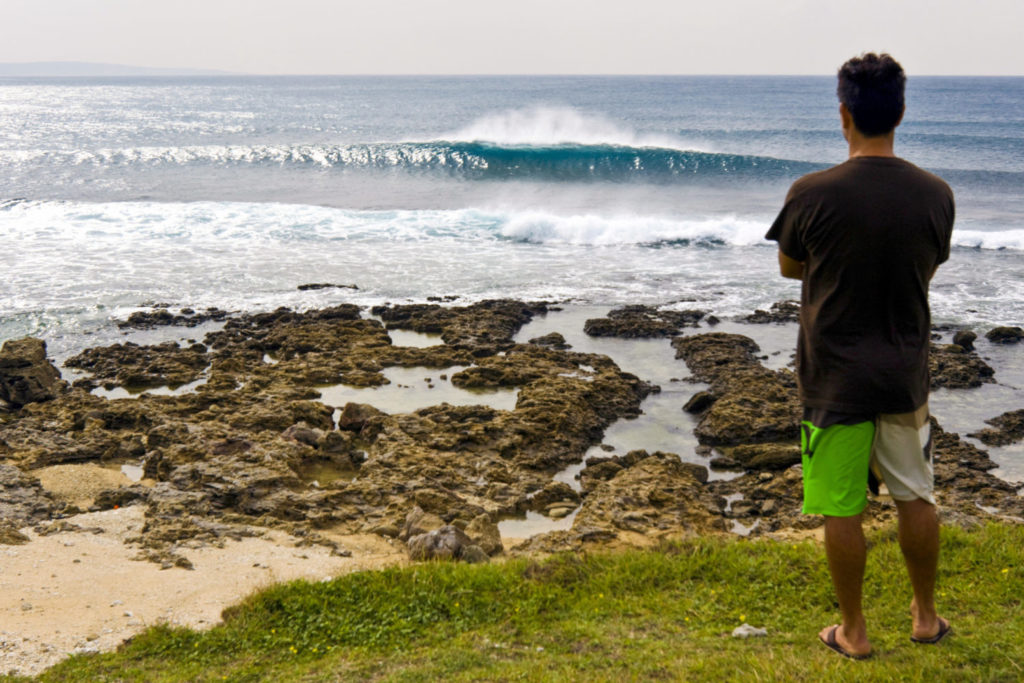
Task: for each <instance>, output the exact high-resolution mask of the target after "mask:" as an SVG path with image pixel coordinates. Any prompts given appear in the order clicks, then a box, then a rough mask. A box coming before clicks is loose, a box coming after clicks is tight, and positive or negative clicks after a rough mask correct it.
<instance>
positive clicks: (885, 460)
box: [800, 404, 935, 517]
mask: <svg viewBox="0 0 1024 683" xmlns="http://www.w3.org/2000/svg"><path fill="white" fill-rule="evenodd" d="M800 426H801V429H800V452H801V456H802V462H803V478H804V505H803V512H804V514H810V515H829V516H832V517H850V516H852V515H857V514H860V512H861V511H863V510H864V506H865V505H867V502H868V496H867V484H868V473H869V472H872V473H874V475H875V476H876V477H877V478H878V479H879V480H881V481H884V482H885V486H886V488H887V489H888V490H889V494H890V495H891V496H892V497H893V498H894V499H895V500H900V501H909V500H914V499H917V498H921V499H922V500H925V501H927V502H929V503H931V504H933V505H934V504H935V498H934V470H933V467H932V453H931V451H932V442H931V428H930V424H929V422H928V405H927V404H925V405H923V406H921V407H920V408H918V409H917V410H915V411H913V412H910V413H894V414H880V415H874V416H871V415H866V416H865V415H847V414H839V413H833V412H830V411H826V410H821V409H813V408H808V409H806V410H805V411H804V419H803V421H802V422H801V423H800Z"/></svg>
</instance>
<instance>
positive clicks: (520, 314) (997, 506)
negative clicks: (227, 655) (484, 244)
mask: <svg viewBox="0 0 1024 683" xmlns="http://www.w3.org/2000/svg"><path fill="white" fill-rule="evenodd" d="M549 310H554V309H553V307H551V306H550V305H548V304H544V303H527V302H520V301H512V300H496V301H485V302H480V303H476V304H472V305H467V306H452V305H441V304H433V303H428V304H411V305H388V306H380V307H375V308H373V309H372V311H369V312H367V311H365V310H361V309H360V308H359V307H357V306H354V305H350V304H341V305H338V306H335V307H332V308H327V309H322V310H315V311H308V312H305V313H298V312H295V311H291V310H286V309H280V310H276V311H272V312H269V313H258V314H247V315H234V316H229V315H227V314H226V313H225V312H223V311H209V312H205V313H195V312H194V311H190V310H188V309H185V310H183V311H181V312H179V313H176V314H172V313H170V312H169V311H168V310H167V309H166V308H161V309H157V310H156V311H155V312H153V313H151V314H136V315H133V316H132V318H130V319H129V320H128V321H125V324H126V325H132V326H143V327H152V326H159V325H178V326H186V327H188V326H193V325H195V324H197V323H194V322H191V320H192V319H198V320H199V321H202V322H205V321H207V320H211V319H220V320H223V321H224V326H223V328H222V329H220V330H219V331H215V332H211V333H209V334H206V335H205V337H204V338H203V339H202V340H201V341H194V342H191V343H188V344H185V345H180V344H177V343H174V342H167V343H160V344H154V345H148V346H145V345H135V344H131V343H125V344H115V345H111V346H106V347H98V348H92V349H88V350H86V351H84V352H82V353H80V354H78V355H76V356H74V357H72V358H70V359H68V361H67V362H66V365H67V367H70V368H75V369H76V370H78V371H81V372H83V373H87V376H85V377H83V378H80V379H78V380H76V381H75V382H74V383H73V384H72V385H70V386H69V385H67V384H66V383H65V382H63V381H62V380H61V379H60V373H59V372H58V371H57V370H56V369H55V368H54V367H53V366H52V364H51V363H50V362H49V361H47V360H46V357H45V347H44V345H43V344H42V342H41V341H38V340H19V341H9V342H7V343H6V344H5V345H4V347H3V350H2V352H0V520H2V521H0V543H6V544H17V543H20V542H24V540H26V537H25V534H24V530H25V529H26V528H33V529H34V530H35V532H36V533H47V532H49V533H53V532H55V531H60V530H66V529H67V528H68V527H69V526H70V524H69V522H68V521H67V518H68V517H69V516H71V515H74V514H76V513H79V512H85V511H91V512H97V511H103V510H109V509H114V508H119V507H126V506H141V507H142V508H143V509H144V511H145V512H144V519H145V523H144V524H143V526H142V528H141V530H140V531H139V533H138V534H137V535H135V536H132V537H131V538H129V539H128V541H127V542H128V543H129V544H130V545H131V546H132V547H134V548H137V550H138V555H137V557H138V559H145V560H150V561H152V562H156V563H157V564H159V565H160V566H162V567H164V568H179V569H180V568H184V569H188V568H189V567H190V562H189V560H188V559H187V557H185V554H184V553H183V550H185V549H188V548H197V547H204V546H207V545H215V546H216V545H223V544H224V543H225V541H227V540H229V539H239V538H245V537H253V536H256V537H258V536H262V535H264V534H266V533H268V532H269V531H271V530H274V531H276V532H282V531H283V532H287V533H288V534H291V535H292V536H294V537H297V538H300V539H302V542H304V543H309V544H315V545H318V546H323V547H325V548H328V549H330V550H331V551H332V552H334V553H336V554H338V555H342V556H344V555H345V554H346V553H347V552H348V549H346V548H345V547H344V544H343V542H340V541H339V539H343V538H344V537H346V536H347V535H351V534H375V535H377V536H379V537H381V538H383V539H391V542H392V543H395V544H403V545H404V547H405V548H406V549H407V552H408V554H409V556H410V557H412V558H414V559H426V558H433V557H447V558H458V559H463V560H467V561H486V559H487V558H488V557H489V556H493V555H496V554H499V553H502V552H504V553H511V554H515V553H520V552H536V551H558V550H566V549H579V548H583V547H595V548H596V547H621V546H635V545H645V544H649V543H651V542H653V541H656V540H658V539H661V538H673V537H683V536H688V535H703V534H727V533H730V532H735V531H740V532H742V533H747V534H751V535H760V534H770V533H775V532H787V531H792V530H805V529H809V528H814V527H816V526H818V525H819V524H820V520H819V519H818V518H816V517H804V516H802V515H800V513H799V508H800V473H799V468H798V467H797V465H798V464H799V460H800V458H799V449H798V446H797V441H798V436H799V427H798V424H799V423H798V420H799V413H800V409H799V402H798V400H797V396H796V382H795V378H794V375H793V373H792V371H791V370H790V369H786V368H783V369H769V368H768V367H766V366H764V365H763V364H762V362H761V358H760V357H759V356H758V353H759V348H758V345H757V343H756V342H755V341H754V340H753V339H751V338H750V337H747V336H744V335H739V334H732V333H725V332H717V331H714V330H713V328H714V327H715V326H716V324H718V323H719V321H718V320H717V319H716V318H715V317H714V316H712V315H709V314H708V313H707V312H705V311H668V310H660V309H658V308H654V307H646V306H629V307H625V308H622V309H617V310H616V311H613V312H611V313H610V314H609V315H608V316H607V317H606V318H595V319H592V320H588V321H587V323H586V331H587V333H588V334H590V335H592V336H614V337H619V338H623V339H638V338H651V337H662V338H669V339H671V340H672V341H671V344H672V347H673V348H674V349H675V352H676V358H677V359H678V361H679V372H680V373H684V368H686V369H688V370H689V373H690V375H691V376H690V378H689V380H691V381H694V382H699V383H701V386H706V387H707V388H699V387H695V389H694V391H693V392H692V395H691V396H690V398H689V400H688V401H687V402H685V406H684V405H682V404H681V405H680V406H679V409H680V410H683V409H685V410H686V411H688V412H690V413H691V414H693V415H694V416H695V417H696V419H697V426H696V429H695V435H696V438H697V442H698V444H699V445H698V446H697V448H696V452H695V453H690V454H684V455H685V456H686V457H683V458H681V457H680V454H677V453H666V452H661V451H655V452H650V453H648V452H647V451H644V450H634V451H630V452H628V453H624V454H607V455H606V456H593V455H591V456H590V457H589V458H587V457H586V456H587V453H588V450H590V449H592V448H593V447H595V446H598V445H599V444H601V442H602V437H603V435H604V432H605V430H606V429H607V428H608V427H609V426H610V425H611V424H612V423H614V422H615V421H617V420H623V419H630V418H633V417H636V416H637V415H639V414H640V413H641V403H642V401H643V400H644V399H645V398H646V397H647V396H649V395H650V394H652V393H655V392H658V391H659V387H657V386H654V385H652V384H649V383H648V382H645V381H644V380H643V379H641V378H639V377H637V376H635V375H632V374H630V373H627V372H623V371H622V370H621V369H620V368H619V367H618V366H617V365H616V363H615V362H614V361H613V360H612V359H611V358H609V357H608V356H605V355H601V354H594V353H580V352H576V351H573V350H572V349H571V348H568V346H569V345H568V344H566V343H565V339H564V337H563V336H562V335H561V334H558V333H551V334H548V335H544V336H543V337H538V338H535V339H532V340H531V341H530V342H529V343H517V342H515V341H514V338H515V335H516V333H517V332H518V331H519V330H520V329H521V328H522V327H523V326H524V325H525V324H526V323H528V322H529V321H530V320H531V319H533V318H534V317H535V316H539V315H544V314H546V313H547V312H548V311H549ZM367 313H370V314H372V316H374V317H364V316H365V314H367ZM794 315H795V310H794V304H793V303H792V302H780V303H779V304H777V305H776V306H774V307H773V308H772V310H771V311H757V312H755V313H754V314H752V315H751V316H750V317H749V318H748V319H747V320H746V322H748V323H764V324H772V323H778V322H787V321H792V320H793V316H794ZM999 329H1000V330H1001V331H1000V332H999V333H997V336H998V338H999V341H1000V342H1001V343H1014V333H1013V330H1014V328H999ZM388 330H410V331H415V332H420V333H427V334H434V335H440V336H439V338H438V340H437V341H438V343H437V344H435V345H433V346H427V347H412V346H396V345H395V344H393V343H392V340H391V338H390V337H389V334H388ZM709 330H710V331H709ZM1016 339H1017V340H1019V335H1018V336H1017V337H1016ZM958 341H960V342H961V344H945V345H933V348H932V356H931V369H932V381H933V387H946V388H950V389H955V390H958V391H970V390H971V389H972V388H973V387H978V386H980V385H982V384H984V383H991V382H993V381H995V379H996V378H995V371H994V370H993V369H992V368H991V367H989V366H988V365H987V364H986V363H985V361H984V360H983V359H982V358H981V357H979V356H978V354H977V353H976V352H975V351H974V350H972V348H970V347H971V342H972V341H973V338H972V337H971V335H960V336H959V338H958ZM389 368H425V369H429V372H430V373H432V374H436V375H437V376H438V377H444V378H445V380H446V381H450V383H451V385H453V386H455V387H458V388H460V389H465V390H473V391H487V390H498V389H515V390H517V391H518V394H517V396H516V399H515V407H514V409H512V410H501V409H497V408H494V407H491V406H488V405H485V404H480V405H452V404H449V403H441V404H439V405H431V406H428V407H424V408H421V409H418V410H415V411H412V412H406V413H393V414H389V413H387V412H383V411H384V410H385V408H386V407H385V406H376V407H374V406H372V405H369V404H367V403H360V402H347V403H345V404H344V405H326V404H325V403H323V402H322V401H320V400H318V399H320V398H321V393H320V391H321V388H322V387H325V386H329V385H338V384H342V385H348V386H355V387H373V386H380V385H384V384H386V383H387V382H388V381H389V380H388V379H387V377H386V376H385V371H386V370H387V369H389ZM448 372H450V373H451V377H450V379H449V378H448V377H447V374H446V373H448ZM426 379H428V380H430V378H426ZM430 381H433V380H430ZM166 385H171V386H174V385H188V386H189V387H190V390H189V391H187V392H183V393H177V394H174V393H171V394H170V395H156V394H150V393H145V394H141V395H140V396H138V397H137V398H117V399H109V398H104V397H103V396H100V395H97V394H96V393H92V391H93V390H95V389H97V388H98V387H102V388H104V389H106V390H113V389H117V388H122V389H130V390H136V391H137V390H139V389H142V388H147V387H150V388H152V387H161V386H166ZM431 386H432V385H431ZM1020 412H1021V411H1019V410H1017V411H1010V412H1007V413H1006V414H1004V415H1002V416H1000V417H998V418H995V419H993V420H992V424H993V428H992V429H988V430H984V432H985V433H984V434H978V435H976V436H977V438H979V439H982V440H983V441H984V442H985V443H1011V442H1013V441H1015V440H1020V439H1021V438H1022V436H1024V433H1022V431H1024V430H1022V428H1021V415H1020ZM933 427H934V428H935V434H936V439H935V444H936V452H935V459H936V480H937V485H938V494H939V498H940V504H941V508H942V514H943V518H944V520H945V521H946V522H947V523H955V524H962V525H971V524H975V523H978V522H979V521H981V520H984V519H990V518H992V516H993V515H996V516H998V517H1001V518H1004V519H1010V520H1016V521H1021V520H1022V519H1024V497H1022V496H1021V495H1020V492H1019V491H1018V489H1019V488H1020V485H1019V484H1018V485H1014V484H1011V483H1008V482H1006V481H1004V480H1001V479H999V478H997V477H995V476H993V475H992V474H990V470H992V469H994V468H995V467H996V465H995V463H993V462H992V460H991V459H990V458H989V456H988V454H987V453H986V452H985V451H982V450H980V449H978V448H976V447H975V446H973V445H972V444H970V443H968V442H966V441H964V440H963V439H960V438H959V436H958V435H957V434H952V433H946V432H944V431H943V430H942V429H941V426H939V425H938V424H937V423H935V424H934V425H933ZM988 439H991V441H989V440H988ZM585 458H586V460H585V462H583V466H582V468H581V469H580V472H579V481H578V486H570V485H569V484H567V483H565V482H564V481H557V480H556V479H555V476H556V475H557V474H558V473H559V472H562V471H564V470H565V469H566V468H567V467H570V466H572V465H579V464H580V463H581V461H584V459H585ZM694 460H697V461H704V462H706V464H707V466H704V465H700V464H695V463H694V462H693V461H694ZM123 463H141V465H140V467H141V477H140V480H139V481H137V482H135V483H129V485H118V486H111V487H110V488H101V490H98V491H95V492H94V495H91V496H90V498H91V499H90V500H86V501H85V502H83V501H82V497H81V496H79V497H78V498H77V499H73V497H71V496H69V495H68V494H67V492H66V491H65V492H63V493H62V492H61V491H55V490H49V489H48V488H47V486H46V484H45V482H46V481H47V478H46V477H45V476H41V475H42V474H43V473H46V472H47V471H48V469H51V468H54V467H58V466H82V467H84V466H97V465H99V466H103V467H108V468H109V467H117V466H118V465H120V464H123ZM709 467H710V468H713V469H714V470H716V471H717V470H720V469H722V468H725V469H727V470H731V471H732V473H733V476H731V477H729V478H725V477H713V476H709V474H710V472H709ZM324 472H330V476H329V477H325V476H323V473H324ZM51 488H52V487H51ZM83 506H84V508H83ZM892 511H893V508H892V505H891V503H889V502H887V501H886V499H885V498H884V497H883V498H872V500H871V503H870V505H869V508H868V515H869V516H871V517H875V518H877V519H879V520H885V519H887V518H888V517H889V516H891V515H892ZM993 511H994V512H993ZM528 512H529V513H531V514H537V515H543V516H545V517H547V518H548V519H552V520H554V519H559V518H565V519H567V520H568V519H571V526H570V527H569V528H566V529H562V530H558V531H548V532H546V533H540V534H537V535H534V536H532V537H531V538H528V539H525V540H523V539H517V540H516V541H515V542H514V543H513V542H510V541H511V539H503V538H502V536H501V533H500V532H499V528H498V525H499V522H501V521H502V520H505V519H510V518H515V517H522V516H523V515H525V514H526V513H528Z"/></svg>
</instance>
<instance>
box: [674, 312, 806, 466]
mask: <svg viewBox="0 0 1024 683" xmlns="http://www.w3.org/2000/svg"><path fill="white" fill-rule="evenodd" d="M672 346H673V347H674V348H675V349H676V357H677V358H682V359H683V360H684V361H685V362H686V365H687V366H688V367H689V368H690V371H691V372H692V373H693V375H694V377H695V378H696V379H698V380H700V381H703V382H707V383H708V384H710V385H711V388H710V390H709V393H710V394H711V396H710V397H705V398H704V399H703V400H702V401H701V405H706V406H707V407H706V409H705V410H704V412H703V413H702V414H701V417H700V422H699V423H698V424H697V428H696V429H695V430H694V432H695V434H696V435H697V439H698V440H699V441H700V442H701V443H702V444H706V445H710V446H739V445H741V444H753V443H767V442H779V441H783V442H786V441H789V440H792V439H796V438H797V437H798V436H799V433H800V427H799V423H800V404H799V400H798V397H797V391H796V379H795V377H794V375H793V373H792V372H790V371H789V370H778V371H773V370H768V369H767V368H765V367H764V366H762V365H761V364H760V362H758V360H757V358H756V357H755V355H754V354H755V353H756V352H757V351H758V350H759V348H758V346H757V344H756V343H755V342H754V340H752V339H750V338H749V337H744V336H742V335H736V334H726V333H722V332H711V333H707V334H698V335H693V336H689V337H677V338H676V339H673V340H672ZM711 398H714V400H713V401H712V400H711Z"/></svg>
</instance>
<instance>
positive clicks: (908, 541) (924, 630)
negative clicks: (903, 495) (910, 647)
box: [895, 498, 940, 639]
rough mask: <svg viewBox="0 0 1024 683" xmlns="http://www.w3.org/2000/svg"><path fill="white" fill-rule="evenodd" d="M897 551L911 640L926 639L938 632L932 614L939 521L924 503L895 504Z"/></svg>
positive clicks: (927, 503)
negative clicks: (906, 587)
mask: <svg viewBox="0 0 1024 683" xmlns="http://www.w3.org/2000/svg"><path fill="white" fill-rule="evenodd" d="M895 502H896V510H897V512H898V513H899V537H900V549H901V550H902V551H903V559H904V561H905V562H906V564H907V573H908V574H909V575H910V585H911V587H913V589H914V600H913V602H911V603H910V612H911V614H912V615H913V618H914V626H913V632H912V633H911V635H912V636H913V637H914V638H919V639H927V638H931V637H933V636H935V635H936V634H937V633H938V632H939V628H940V623H939V616H938V614H937V613H936V611H935V575H936V572H937V570H938V566H939V517H938V515H937V514H936V511H935V506H934V505H932V504H931V503H929V502H928V501H925V500H921V499H920V498H915V499H914V500H897V501H895Z"/></svg>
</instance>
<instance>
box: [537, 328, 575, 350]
mask: <svg viewBox="0 0 1024 683" xmlns="http://www.w3.org/2000/svg"><path fill="white" fill-rule="evenodd" d="M530 343H531V344H536V345H537V346H546V347H548V348H549V349H556V350H559V351H565V350H566V349H571V348H572V346H570V345H569V344H566V343H565V337H563V336H562V335H561V334H559V333H558V332H551V333H550V334H545V335H544V336H542V337H534V338H533V339H531V340H530Z"/></svg>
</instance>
